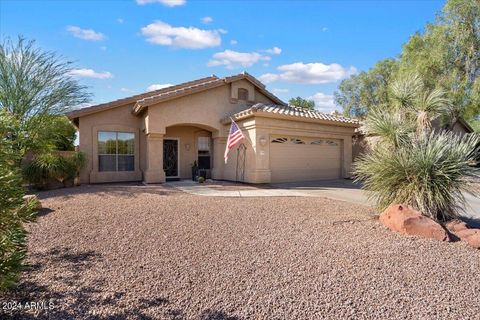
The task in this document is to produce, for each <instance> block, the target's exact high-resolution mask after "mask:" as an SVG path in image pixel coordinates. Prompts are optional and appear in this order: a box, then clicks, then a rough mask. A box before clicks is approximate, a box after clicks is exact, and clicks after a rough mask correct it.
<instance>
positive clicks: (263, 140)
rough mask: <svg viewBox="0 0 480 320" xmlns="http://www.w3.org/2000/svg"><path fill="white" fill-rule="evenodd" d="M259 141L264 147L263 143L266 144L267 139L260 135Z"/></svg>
mask: <svg viewBox="0 0 480 320" xmlns="http://www.w3.org/2000/svg"><path fill="white" fill-rule="evenodd" d="M259 141H260V145H261V146H262V147H265V145H266V144H267V139H265V138H264V137H261V138H260V139H259Z"/></svg>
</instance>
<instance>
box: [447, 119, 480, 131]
mask: <svg viewBox="0 0 480 320" xmlns="http://www.w3.org/2000/svg"><path fill="white" fill-rule="evenodd" d="M457 123H459V124H460V125H462V126H463V127H464V129H465V132H466V133H472V132H475V130H474V129H473V128H472V127H471V126H470V125H469V124H468V122H467V121H465V119H463V118H458V119H457V121H455V123H454V124H453V126H452V128H453V127H455V124H457Z"/></svg>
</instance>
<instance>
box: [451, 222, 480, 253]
mask: <svg viewBox="0 0 480 320" xmlns="http://www.w3.org/2000/svg"><path fill="white" fill-rule="evenodd" d="M445 227H446V228H447V229H448V231H450V232H451V233H452V234H454V235H455V236H457V237H458V238H459V239H460V240H462V241H465V242H466V243H468V244H469V245H470V246H471V247H473V248H476V249H480V229H476V228H470V227H469V226H468V225H467V224H466V223H465V222H463V221H460V220H452V221H449V222H447V223H446V224H445Z"/></svg>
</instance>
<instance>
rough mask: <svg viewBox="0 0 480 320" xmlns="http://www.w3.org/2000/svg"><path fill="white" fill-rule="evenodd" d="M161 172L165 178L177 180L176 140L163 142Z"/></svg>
mask: <svg viewBox="0 0 480 320" xmlns="http://www.w3.org/2000/svg"><path fill="white" fill-rule="evenodd" d="M163 170H164V171H165V177H166V178H167V179H168V178H179V176H180V175H179V172H178V140H174V139H164V140H163Z"/></svg>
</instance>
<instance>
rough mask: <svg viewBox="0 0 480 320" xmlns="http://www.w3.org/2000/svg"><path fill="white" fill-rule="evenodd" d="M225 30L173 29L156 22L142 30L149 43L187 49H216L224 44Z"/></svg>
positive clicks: (165, 24)
mask: <svg viewBox="0 0 480 320" xmlns="http://www.w3.org/2000/svg"><path fill="white" fill-rule="evenodd" d="M225 32H226V31H225V30H222V29H218V30H203V29H198V28H194V27H188V28H187V27H172V26H171V25H169V24H168V23H165V22H162V21H155V22H154V23H151V24H149V25H148V26H146V27H143V28H142V34H143V35H144V36H145V37H146V38H147V41H148V42H151V43H154V44H159V45H163V46H173V47H177V48H186V49H202V48H209V47H216V46H219V45H220V44H221V43H222V39H221V37H220V34H221V33H225Z"/></svg>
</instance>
